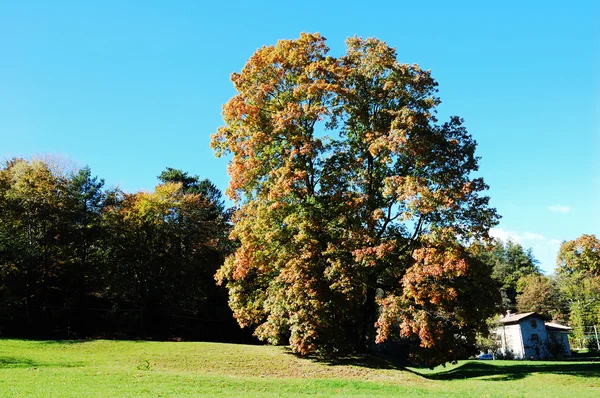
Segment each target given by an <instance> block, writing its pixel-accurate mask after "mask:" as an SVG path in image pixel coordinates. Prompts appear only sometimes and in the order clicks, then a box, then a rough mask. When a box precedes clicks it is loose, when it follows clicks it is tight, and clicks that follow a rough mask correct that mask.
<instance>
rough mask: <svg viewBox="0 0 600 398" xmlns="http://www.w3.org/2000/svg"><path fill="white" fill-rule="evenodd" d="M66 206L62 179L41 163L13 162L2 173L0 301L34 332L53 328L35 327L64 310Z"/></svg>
mask: <svg viewBox="0 0 600 398" xmlns="http://www.w3.org/2000/svg"><path fill="white" fill-rule="evenodd" d="M67 201H68V193H67V181H66V179H65V178H64V177H62V176H57V175H54V174H53V172H52V170H50V168H49V167H48V166H47V165H46V164H45V163H43V162H41V161H27V160H24V159H12V160H10V161H8V162H6V163H5V164H4V166H3V167H2V169H1V170H0V214H1V217H0V218H1V220H2V222H1V223H0V278H2V279H1V280H0V286H2V287H1V288H0V293H2V296H1V297H0V302H1V303H2V304H4V306H5V308H10V309H11V311H15V308H17V307H19V308H21V307H22V312H21V313H19V314H18V315H19V316H21V319H26V320H27V323H29V324H30V327H31V330H32V331H36V332H43V331H44V330H46V329H47V328H51V327H52V325H51V324H50V323H37V324H34V322H35V321H36V320H37V321H40V319H41V318H43V317H45V316H46V315H47V311H48V307H50V306H55V305H62V302H63V300H64V295H65V292H66V290H67V287H66V286H65V282H66V268H65V263H66V261H67V253H66V251H65V248H66V243H67V242H66V240H65V236H66V235H67V233H68V232H67V230H68V223H67V221H66V217H65V214H66V211H67V206H66V202H67ZM2 304H0V306H2ZM34 310H35V313H36V314H37V315H34V314H33V313H32V312H31V311H34ZM15 315H16V313H11V317H12V316H15Z"/></svg>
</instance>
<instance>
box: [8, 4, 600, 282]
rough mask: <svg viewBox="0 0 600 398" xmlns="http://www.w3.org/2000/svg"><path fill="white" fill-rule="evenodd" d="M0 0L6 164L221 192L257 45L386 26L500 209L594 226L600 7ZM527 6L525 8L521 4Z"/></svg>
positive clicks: (337, 45)
mask: <svg viewBox="0 0 600 398" xmlns="http://www.w3.org/2000/svg"><path fill="white" fill-rule="evenodd" d="M35 3H36V4H34V2H22V1H21V2H8V1H7V2H0V51H1V58H0V60H1V61H0V157H1V158H7V157H12V156H23V157H27V156H31V155H34V154H45V153H52V154H59V155H61V156H65V157H68V158H71V159H73V160H75V161H77V162H79V163H80V164H82V165H85V164H88V165H89V166H90V167H91V168H92V171H93V172H94V173H95V174H97V175H99V176H101V177H103V178H104V179H105V180H106V182H107V183H108V184H109V185H118V186H120V187H121V188H123V189H125V190H127V191H135V190H139V189H151V188H152V187H153V186H154V185H155V184H156V176H157V175H158V174H159V173H160V171H161V170H163V169H164V168H165V167H166V166H170V167H176V168H181V169H183V170H186V171H189V172H190V173H192V174H199V175H201V176H202V177H207V178H210V179H211V180H213V181H214V182H215V183H216V184H217V185H218V186H219V187H220V188H221V189H223V190H224V188H225V187H226V186H227V181H228V177H227V174H226V161H225V160H223V159H215V158H214V156H213V154H212V151H211V150H210V148H209V146H208V145H209V141H210V135H211V134H212V133H214V132H215V130H216V129H217V127H218V126H220V125H221V106H222V104H223V103H225V102H226V101H227V100H228V99H229V98H230V97H231V96H232V95H233V94H234V90H233V87H232V85H231V83H230V82H229V75H230V73H231V72H234V71H239V70H240V69H241V68H242V66H243V65H244V63H245V61H246V60H247V59H248V58H249V57H250V55H251V54H252V53H253V52H254V51H255V50H256V49H257V48H259V47H261V46H262V45H268V44H274V43H275V42H276V41H277V40H278V39H282V38H295V37H298V36H299V34H300V32H303V31H305V32H320V33H321V34H322V35H324V36H325V37H326V38H327V39H328V44H329V46H330V47H331V50H332V54H333V55H340V54H342V53H343V51H344V40H345V38H346V37H348V36H354V35H358V36H362V37H371V36H376V37H378V38H380V39H382V40H385V41H386V42H387V43H388V44H390V45H392V46H394V47H396V49H397V51H398V58H399V60H400V61H401V62H406V63H418V64H420V65H421V66H422V67H423V68H425V69H431V70H432V73H433V76H434V77H435V78H436V79H437V80H438V82H439V84H440V87H439V88H440V93H439V95H440V97H441V99H442V102H443V103H442V105H441V106H440V108H439V115H440V118H441V119H442V120H443V119H444V118H446V117H447V116H449V115H454V114H456V115H460V116H462V117H464V118H465V122H466V126H467V128H468V130H469V132H470V133H471V134H472V135H473V136H474V137H475V139H476V140H477V142H478V143H479V147H478V155H479V156H481V157H482V159H481V162H480V164H481V168H480V173H481V175H483V176H484V177H485V179H486V181H487V183H488V184H489V185H490V187H491V189H490V191H489V195H490V196H491V198H492V201H491V203H492V205H493V206H494V207H496V208H497V209H498V211H499V213H500V214H501V215H502V216H503V218H502V221H501V223H500V225H499V226H498V227H497V228H496V229H495V230H494V231H493V233H494V234H495V235H496V236H498V237H501V238H503V239H508V238H509V237H510V238H512V239H514V240H517V241H518V242H519V243H521V244H523V245H524V246H525V247H532V248H533V250H534V254H535V256H536V257H537V258H538V259H539V260H540V262H541V266H542V268H543V269H544V270H546V271H549V272H551V271H552V270H553V268H554V261H555V257H556V252H557V249H558V246H559V244H560V242H561V241H563V240H570V239H574V238H576V237H577V236H579V235H581V234H582V233H593V234H596V235H600V156H598V153H600V127H599V126H600V116H599V115H600V83H599V78H600V76H599V72H598V71H599V70H600V62H599V59H600V56H599V54H600V44H599V43H600V33H599V28H598V24H597V18H598V16H600V6H598V5H597V3H596V2H593V1H587V2H586V1H571V2H552V1H539V2H536V1H528V2H516V1H503V2H452V3H453V4H452V5H450V3H451V2H449V1H448V2H445V1H444V2H442V1H440V2H435V1H429V2H417V1H411V2H401V1H389V2H387V1H380V2H375V3H372V5H368V4H367V2H351V1H345V2H335V1H333V2H324V1H303V2H294V3H293V4H291V3H290V4H289V5H288V4H286V2H281V1H262V2H259V1H256V2H248V1H245V2H235V1H229V2H211V3H209V4H202V2H199V1H189V2H186V1H177V2H166V1H163V2H159V1H143V2H142V1H140V2H133V1H130V2H123V1H101V2H100V1H97V2H93V1H89V2H81V1H71V2H69V1H59V2H51V1H39V2H35ZM523 3H526V4H523Z"/></svg>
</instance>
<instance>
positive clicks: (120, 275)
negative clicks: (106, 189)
mask: <svg viewBox="0 0 600 398" xmlns="http://www.w3.org/2000/svg"><path fill="white" fill-rule="evenodd" d="M106 222H107V224H108V228H109V232H110V236H111V237H110V239H111V241H110V246H111V252H110V257H109V261H110V264H112V271H111V280H110V285H111V294H113V296H114V297H113V300H115V301H116V302H118V301H125V302H129V303H131V304H133V305H135V306H137V307H138V308H141V309H142V310H143V311H144V312H145V314H146V318H145V322H146V325H145V328H146V330H147V332H150V333H156V334H157V335H159V336H164V335H166V334H167V333H168V332H169V331H168V330H167V329H168V323H166V322H165V319H170V318H168V317H169V316H170V315H171V314H174V313H175V314H192V315H194V316H198V315H199V314H201V315H202V316H203V317H204V318H209V319H214V318H215V317H218V316H221V315H222V312H223V310H222V306H224V305H225V297H224V296H223V294H222V293H220V292H219V291H218V288H217V286H215V282H214V274H215V272H216V270H217V269H218V267H219V266H220V265H221V264H222V262H223V259H224V255H225V253H224V250H225V249H226V247H227V246H226V245H227V243H226V241H225V237H226V235H227V233H226V231H227V228H228V226H227V224H226V222H225V220H224V219H223V217H214V207H213V205H212V203H211V201H210V200H208V199H207V198H205V197H204V196H202V195H201V194H195V193H185V192H184V190H183V185H182V183H166V184H162V185H158V186H157V187H156V189H155V191H154V192H139V193H136V194H122V199H121V200H120V201H117V202H116V203H115V204H114V205H112V206H110V207H109V208H108V210H107V213H106ZM219 299H220V300H221V301H220V303H221V304H219ZM219 305H221V307H220V308H215V306H219ZM215 311H220V313H215Z"/></svg>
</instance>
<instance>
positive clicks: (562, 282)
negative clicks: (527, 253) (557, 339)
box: [556, 234, 600, 344]
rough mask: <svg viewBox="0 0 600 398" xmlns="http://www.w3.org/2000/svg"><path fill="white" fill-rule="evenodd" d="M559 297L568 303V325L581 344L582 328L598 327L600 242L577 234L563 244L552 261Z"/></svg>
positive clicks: (582, 338) (582, 337)
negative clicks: (554, 264) (556, 276)
mask: <svg viewBox="0 0 600 398" xmlns="http://www.w3.org/2000/svg"><path fill="white" fill-rule="evenodd" d="M556 265H557V267H556V274H557V275H558V282H559V287H560V290H561V293H562V296H563V297H564V299H565V300H566V302H567V303H568V315H569V323H570V325H571V326H573V327H574V328H575V329H574V336H575V339H576V340H578V341H579V342H580V344H583V343H584V341H585V333H586V329H585V328H591V327H592V326H593V325H597V324H600V241H599V240H598V238H596V236H595V235H585V234H584V235H581V236H580V237H579V238H577V239H574V240H571V241H567V242H564V243H563V244H562V245H561V247H560V249H559V252H558V256H557V259H556Z"/></svg>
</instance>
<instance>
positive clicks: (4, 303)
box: [0, 159, 249, 341]
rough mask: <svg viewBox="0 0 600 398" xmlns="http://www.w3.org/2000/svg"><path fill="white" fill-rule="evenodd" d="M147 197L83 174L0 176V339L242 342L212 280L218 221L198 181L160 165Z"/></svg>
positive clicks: (52, 170)
mask: <svg viewBox="0 0 600 398" xmlns="http://www.w3.org/2000/svg"><path fill="white" fill-rule="evenodd" d="M158 180H159V185H157V186H156V188H155V190H154V191H152V192H136V193H132V194H130V193H125V192H123V191H121V190H119V189H118V188H106V187H105V186H104V181H103V180H102V179H100V178H98V177H96V176H93V175H92V172H91V170H90V169H89V168H87V167H86V168H82V169H81V170H79V171H76V172H72V171H66V170H60V169H57V168H56V167H53V165H52V162H48V161H44V160H39V159H38V160H31V161H28V160H24V159H12V160H9V161H7V162H6V163H5V164H4V165H3V166H2V168H1V170H0V219H1V220H2V223H1V224H0V334H1V335H2V336H13V337H15V336H20V337H45V338H49V337H55V338H67V337H69V338H72V337H98V336H102V337H114V338H118V337H140V338H158V339H166V338H169V337H175V336H176V337H178V338H185V339H196V340H197V339H202V340H215V339H217V340H221V341H223V340H224V341H229V340H239V341H247V340H248V338H249V334H248V333H243V332H240V330H239V328H238V327H237V325H236V324H235V321H234V320H233V318H232V316H231V311H230V310H229V309H228V307H227V297H226V292H225V291H224V289H222V288H219V287H217V286H216V285H215V282H214V274H215V272H216V270H217V269H218V268H219V266H220V265H221V264H222V262H223V259H224V256H225V255H226V253H227V252H228V251H230V250H231V245H232V244H231V243H230V242H229V240H228V237H227V235H228V232H229V229H230V224H229V217H230V215H229V212H228V211H227V210H226V209H225V207H224V205H223V200H222V198H221V193H220V192H219V190H218V189H216V188H215V186H214V185H213V184H212V183H211V182H210V181H208V180H200V179H199V178H198V177H195V176H189V175H188V174H187V173H185V172H182V171H180V170H175V169H171V168H167V169H166V170H164V171H163V172H162V173H161V174H160V175H159V176H158Z"/></svg>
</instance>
